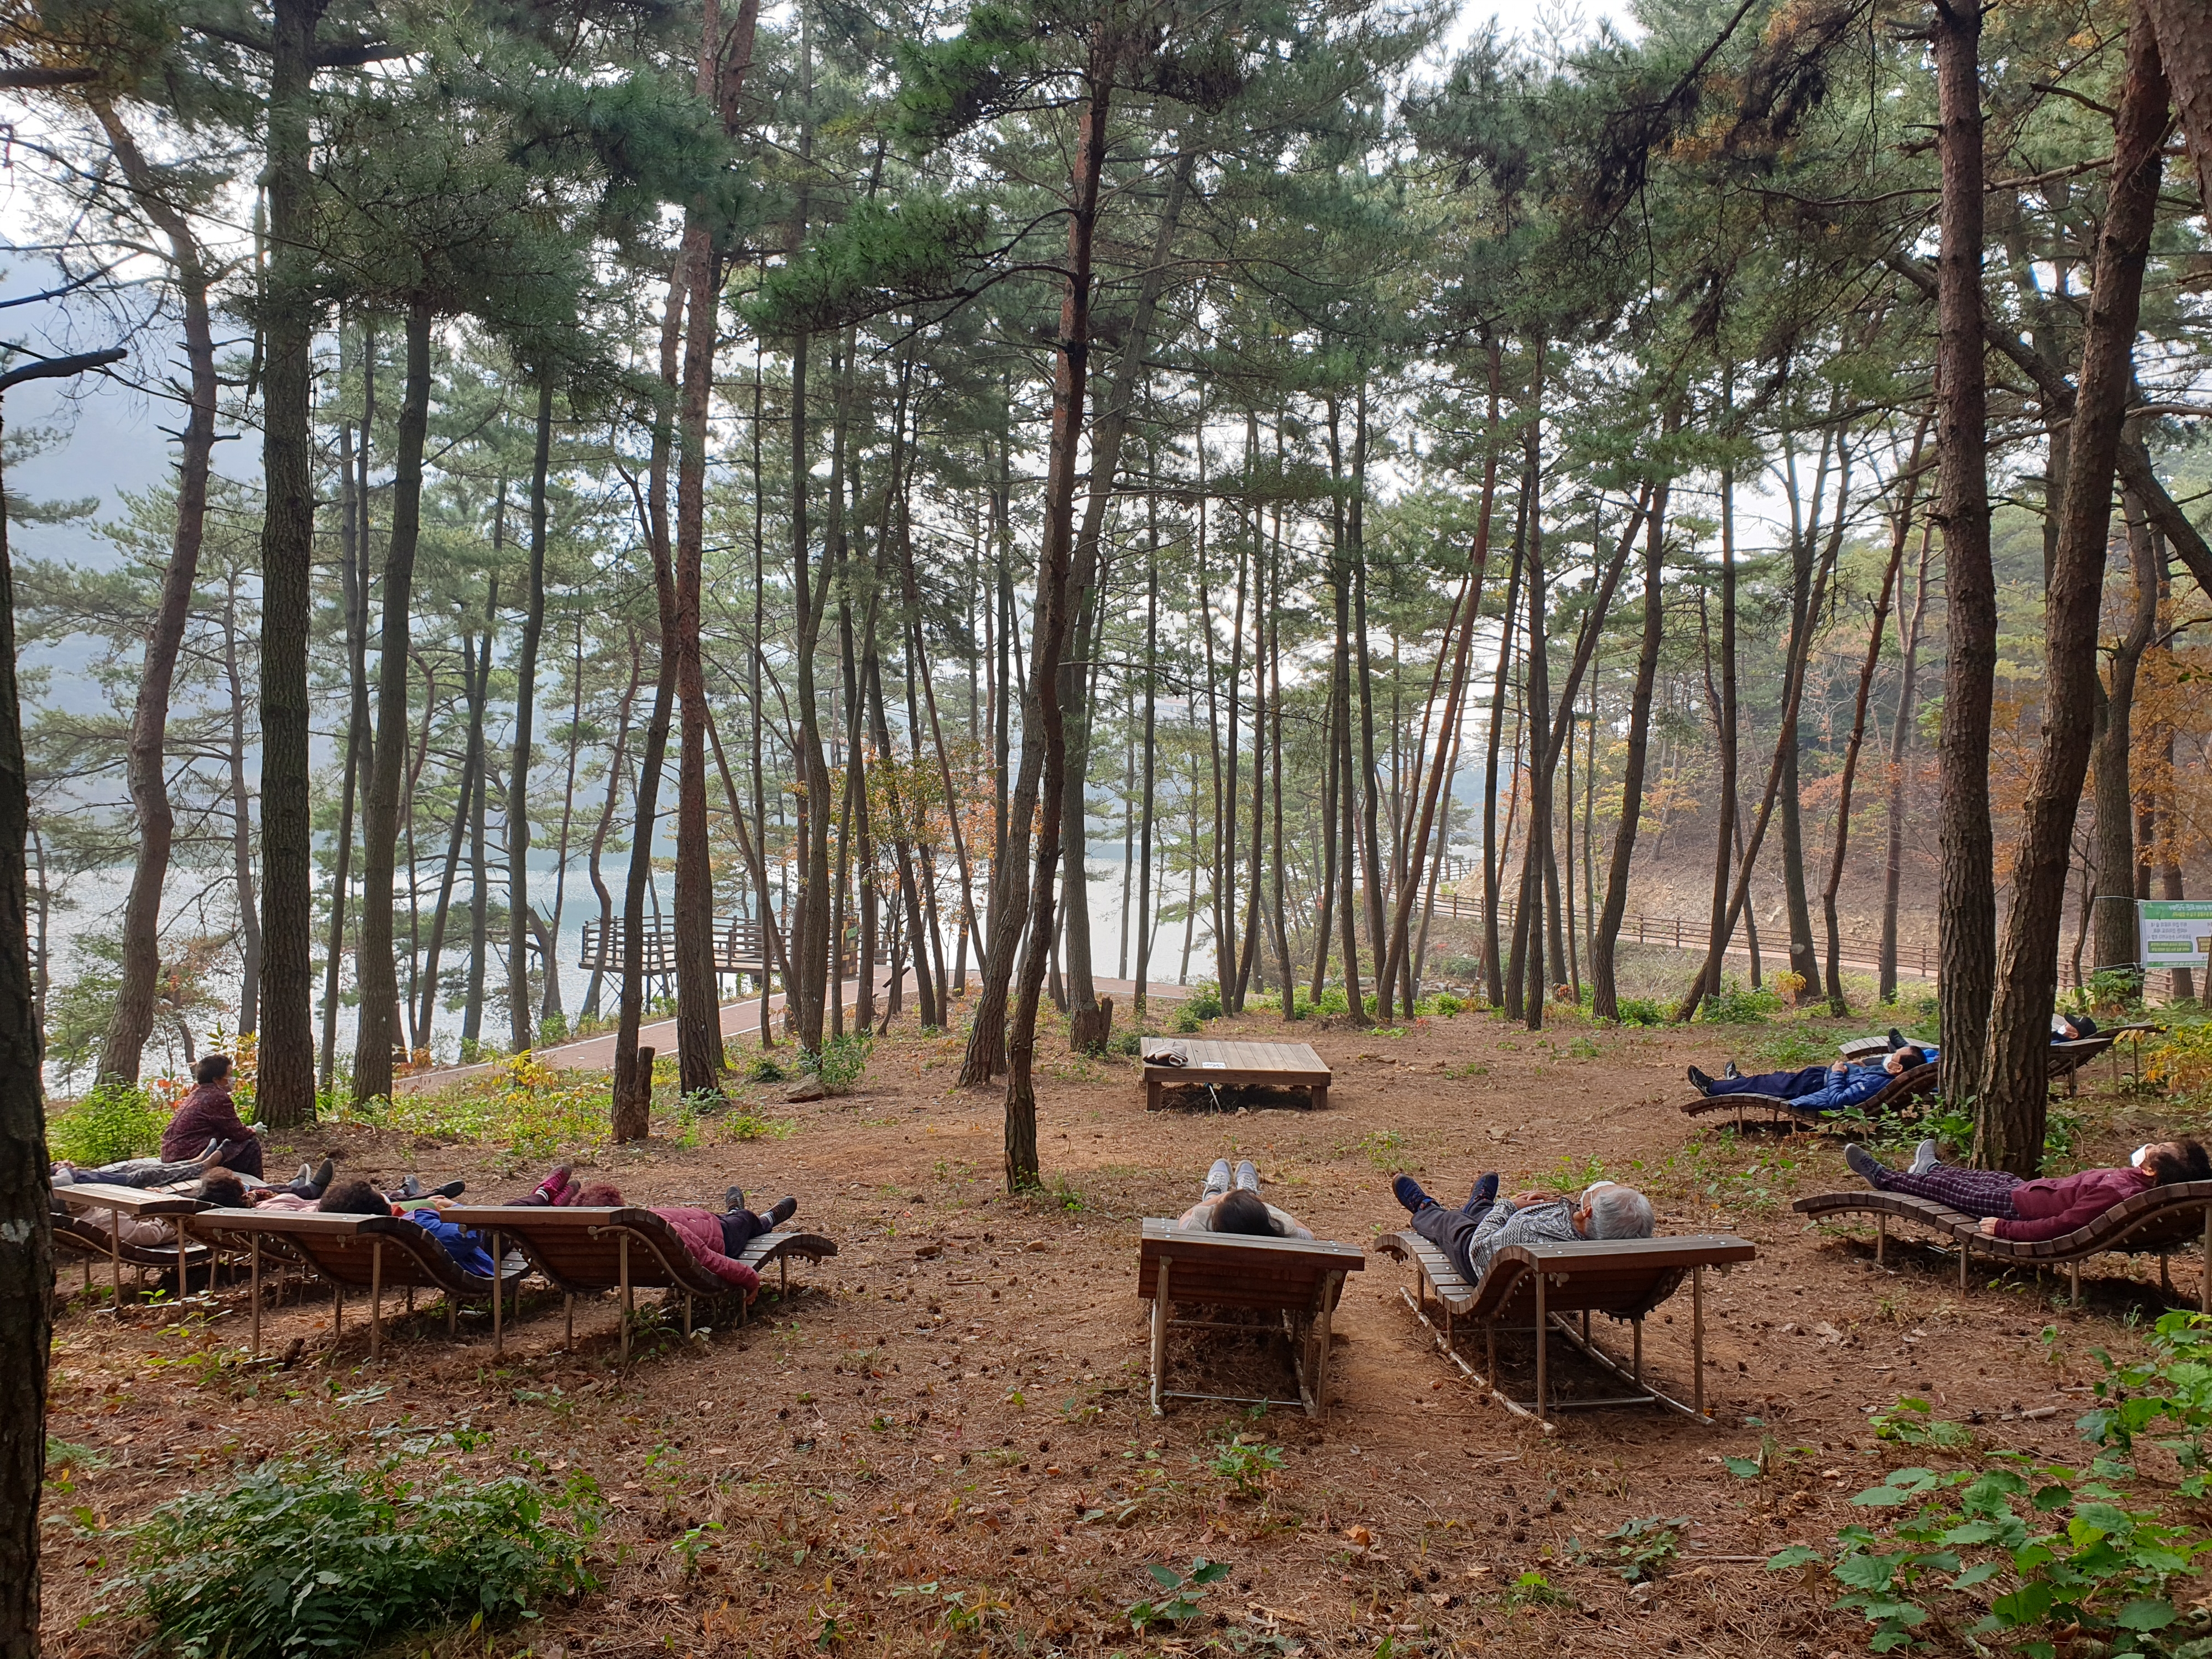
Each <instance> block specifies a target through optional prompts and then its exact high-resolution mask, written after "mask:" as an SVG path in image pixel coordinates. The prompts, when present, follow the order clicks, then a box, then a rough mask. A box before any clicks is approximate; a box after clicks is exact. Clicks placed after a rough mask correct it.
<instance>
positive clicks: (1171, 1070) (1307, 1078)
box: [1145, 1037, 1330, 1112]
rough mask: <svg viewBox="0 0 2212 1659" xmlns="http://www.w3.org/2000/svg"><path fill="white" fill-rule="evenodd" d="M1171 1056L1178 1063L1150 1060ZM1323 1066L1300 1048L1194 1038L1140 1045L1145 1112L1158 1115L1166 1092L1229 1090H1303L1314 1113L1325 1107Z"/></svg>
mask: <svg viewBox="0 0 2212 1659" xmlns="http://www.w3.org/2000/svg"><path fill="white" fill-rule="evenodd" d="M1165 1054H1180V1055H1181V1056H1182V1060H1181V1063H1180V1064H1178V1063H1175V1062H1173V1061H1167V1060H1155V1059H1154V1056H1155V1055H1165ZM1329 1077H1330V1073H1329V1069H1328V1062H1327V1061H1326V1060H1323V1059H1322V1057H1321V1056H1320V1055H1319V1054H1316V1053H1315V1052H1314V1051H1313V1049H1312V1048H1311V1047H1310V1045H1309V1044H1306V1043H1304V1042H1200V1041H1199V1040H1198V1039H1197V1038H1195V1037H1153V1038H1151V1039H1150V1040H1148V1041H1147V1042H1146V1045H1145V1109H1146V1111H1148V1112H1157V1111H1158V1110H1159V1109H1160V1097H1161V1096H1162V1095H1163V1094H1164V1093H1165V1092H1166V1091H1168V1090H1170V1089H1177V1088H1182V1089H1203V1088H1205V1087H1206V1086H1208V1085H1212V1086H1213V1087H1216V1088H1221V1087H1225V1086H1228V1085H1243V1086H1248V1087H1249V1086H1255V1085H1256V1086H1258V1087H1261V1088H1267V1089H1304V1091H1306V1098H1307V1099H1308V1100H1309V1101H1310V1103H1312V1106H1313V1109H1315V1110H1316V1111H1317V1112H1318V1111H1322V1110H1325V1109H1327V1108H1328V1085H1329Z"/></svg>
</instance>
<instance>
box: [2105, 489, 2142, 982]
mask: <svg viewBox="0 0 2212 1659" xmlns="http://www.w3.org/2000/svg"><path fill="white" fill-rule="evenodd" d="M2123 499H2124V501H2125V502H2126V505H2127V508H2128V552H2129V556H2130V558H2129V562H2130V569H2131V571H2132V573H2133V575H2134V580H2135V614H2134V616H2133V617H2131V618H2130V622H2129V626H2128V631H2127V632H2126V633H2125V634H2124V635H2122V636H2121V637H2120V638H2119V640H2118V641H2117V642H2116V643H2114V644H2113V645H2112V647H2110V654H2111V657H2112V669H2111V674H2112V684H2111V686H2110V688H2109V689H2107V688H2106V687H2103V686H2101V685H2098V686H2096V694H2097V702H2098V709H2097V731H2096V743H2095V747H2094V749H2093V751H2092V760H2091V764H2092V767H2093V770H2092V772H2091V774H2090V779H2091V787H2092V788H2093V791H2094V794H2095V799H2096V807H2097V881H2096V889H2095V896H2094V898H2093V901H2092V902H2093V906H2094V908H2093V912H2092V915H2091V916H2090V924H2091V930H2092V932H2093V934H2094V937H2095V939H2096V959H2095V961H2094V962H2093V963H2091V968H2092V969H2093V970H2096V969H2115V968H2117V969H2123V970H2126V971H2130V972H2131V973H2133V975H2134V976H2135V978H2136V980H2138V981H2140V980H2141V978H2142V975H2141V973H2140V971H2139V970H2137V969H2136V948H2137V947H2136V895H2137V894H2138V893H2140V892H2142V890H2143V888H2144V887H2145V886H2147V885H2148V882H2147V880H2146V879H2145V878H2147V877H2148V873H2149V863H2150V860H2149V858H2148V853H2149V850H2150V848H2149V846H2148V839H2146V842H2145V844H2144V845H2143V846H2142V847H2141V848H2138V847H2137V845H2136V833H2135V830H2136V800H2135V793H2136V792H2135V784H2134V779H2133V777H2132V775H2131V768H2130V765H2129V761H2130V753H2129V750H2130V744H2131V743H2132V741H2133V731H2134V718H2133V716H2134V713H2135V701H2136V670H2137V669H2138V667H2140V665H2142V654H2143V652H2144V650H2145V649H2146V648H2147V647H2148V646H2149V644H2150V641H2151V635H2152V634H2153V633H2154V631H2155V630H2156V629H2157V627H2158V560H2157V555H2156V552H2155V550H2154V547H2153V542H2154V538H2155V536H2156V532H2154V531H2153V530H2152V529H2151V527H2150V526H2149V524H2148V522H2147V521H2146V520H2145V519H2144V518H2143V516H2142V507H2141V505H2140V503H2138V502H2137V501H2136V500H2135V499H2134V497H2133V496H2132V495H2124V498H2123ZM2092 684H2093V685H2094V684H2095V682H2092Z"/></svg>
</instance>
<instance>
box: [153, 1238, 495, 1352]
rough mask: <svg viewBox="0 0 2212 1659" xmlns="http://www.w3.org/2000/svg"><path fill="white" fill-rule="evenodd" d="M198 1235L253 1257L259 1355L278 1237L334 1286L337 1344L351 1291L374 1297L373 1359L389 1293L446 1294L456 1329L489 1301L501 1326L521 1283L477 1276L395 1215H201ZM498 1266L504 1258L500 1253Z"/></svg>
mask: <svg viewBox="0 0 2212 1659" xmlns="http://www.w3.org/2000/svg"><path fill="white" fill-rule="evenodd" d="M190 1225H191V1229H192V1231H194V1232H196V1233H197V1234H199V1235H200V1236H201V1237H204V1238H206V1239H208V1240H210V1242H211V1243H243V1244H244V1245H245V1246H246V1249H247V1250H248V1251H249V1252H250V1253H251V1255H252V1280H253V1350H254V1352H256V1353H258V1352H260V1351H261V1294H260V1291H261V1247H262V1244H263V1243H264V1241H265V1240H269V1239H277V1240H281V1241H282V1242H283V1244H284V1245H285V1246H286V1247H287V1248H288V1249H289V1250H290V1251H292V1252H293V1253H295V1254H296V1255H298V1256H299V1257H300V1258H301V1259H302V1260H303V1261H306V1262H307V1265H308V1266H309V1267H311V1268H312V1269H313V1271H314V1273H315V1274H316V1276H317V1277H318V1278H319V1279H323V1280H324V1281H325V1283H326V1284H328V1285H330V1286H331V1295H332V1297H333V1301H332V1318H331V1327H332V1328H331V1340H333V1341H335V1340H337V1336H338V1334H339V1333H340V1331H341V1330H342V1328H343V1321H344V1317H345V1293H346V1292H347V1291H349V1290H366V1291H368V1293H369V1341H368V1352H369V1358H372V1359H374V1358H378V1357H379V1356H380V1354H381V1353H382V1352H383V1348H384V1305H383V1296H384V1291H386V1289H388V1288H404V1289H407V1290H410V1291H413V1290H418V1289H419V1290H435V1291H443V1292H444V1293H445V1297H446V1325H447V1329H448V1330H451V1329H453V1328H454V1325H455V1317H454V1310H455V1308H456V1306H457V1304H459V1303H460V1302H461V1301H463V1300H465V1299H467V1298H471V1297H482V1298H487V1299H489V1301H490V1303H491V1304H492V1311H493V1317H494V1322H495V1323H496V1322H497V1320H498V1316H499V1313H500V1310H501V1304H502V1303H503V1302H504V1300H505V1296H504V1292H505V1291H506V1288H507V1286H509V1285H516V1284H519V1283H520V1280H521V1278H522V1274H521V1273H520V1271H516V1272H513V1273H501V1276H500V1278H498V1279H488V1278H486V1277H484V1276H483V1274H481V1273H470V1272H468V1271H467V1270H466V1269H465V1268H464V1267H461V1266H460V1264H459V1263H458V1262H456V1261H454V1260H453V1257H452V1256H450V1255H447V1253H446V1247H445V1246H444V1245H443V1244H441V1243H439V1242H438V1240H437V1239H436V1238H435V1237H434V1236H433V1235H431V1234H430V1233H429V1232H428V1231H425V1230H424V1229H423V1228H422V1227H421V1226H420V1225H417V1224H416V1223H415V1222H413V1221H410V1220H409V1219H408V1218H406V1217H404V1216H397V1215H331V1214H325V1213H324V1212H321V1211H319V1210H230V1209H220V1210H203V1211H201V1212H199V1213H198V1214H197V1215H196V1216H194V1217H193V1218H191V1224H190ZM493 1260H494V1261H495V1263H496V1262H497V1261H499V1257H498V1256H497V1255H494V1257H493Z"/></svg>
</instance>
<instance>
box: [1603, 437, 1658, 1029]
mask: <svg viewBox="0 0 2212 1659" xmlns="http://www.w3.org/2000/svg"><path fill="white" fill-rule="evenodd" d="M1679 421H1680V405H1679V404H1677V405H1675V406H1674V407H1673V408H1670V409H1669V410H1668V413H1667V422H1666V424H1667V428H1668V436H1670V437H1671V436H1672V435H1673V433H1674V428H1675V427H1676V426H1677V425H1678V424H1679ZM1667 498H1668V485H1667V483H1666V481H1664V480H1662V481H1661V483H1660V484H1659V487H1658V489H1656V490H1655V491H1654V492H1653V493H1652V499H1651V516H1650V521H1649V522H1648V523H1647V524H1645V526H1644V632H1643V635H1642V637H1641V639H1640V641H1638V646H1637V652H1636V684H1635V686H1634V689H1633V690H1631V691H1630V693H1629V698H1628V753H1627V757H1626V760H1625V761H1624V762H1623V763H1622V769H1621V778H1620V823H1617V824H1616V825H1615V826H1614V827H1613V859H1612V862H1611V863H1610V864H1609V865H1608V866H1607V869H1606V878H1605V902H1604V908H1602V909H1601V911H1600V913H1599V915H1598V918H1597V921H1596V924H1595V926H1594V927H1592V928H1591V930H1590V1012H1591V1013H1593V1014H1595V1015H1596V1016H1597V1017H1598V1018H1601V1019H1617V1018H1620V984H1619V981H1618V978H1617V976H1616V975H1615V972H1614V968H1613V946H1614V944H1615V942H1616V940H1617V939H1618V937H1619V935H1620V921H1621V918H1622V917H1623V916H1625V915H1627V914H1628V872H1629V866H1630V863H1631V861H1632V860H1633V859H1634V857H1635V855H1636V832H1637V830H1638V828H1639V827H1640V824H1641V821H1642V819H1643V817H1644V757H1645V755H1646V752H1647V751H1648V750H1649V748H1650V741H1651V692H1652V688H1653V686H1654V685H1655V684H1656V682H1657V680H1658V677H1659V647H1660V645H1661V644H1662V641H1663V640H1664V638H1665V633H1666V607H1665V602H1664V601H1665V595H1664V593H1663V592H1662V581H1663V580H1664V577H1665V574H1666V557H1665V550H1666V524H1667ZM1592 740H1593V741H1595V732H1593V734H1592Z"/></svg>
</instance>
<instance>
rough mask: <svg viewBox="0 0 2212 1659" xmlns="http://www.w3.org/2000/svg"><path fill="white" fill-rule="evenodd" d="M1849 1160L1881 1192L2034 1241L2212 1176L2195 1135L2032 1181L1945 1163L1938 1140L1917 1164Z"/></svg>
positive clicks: (1923, 1146)
mask: <svg viewBox="0 0 2212 1659" xmlns="http://www.w3.org/2000/svg"><path fill="white" fill-rule="evenodd" d="M1844 1162H1845V1163H1846V1164H1850V1166H1851V1169H1852V1170H1854V1171H1855V1172H1856V1173H1857V1174H1859V1175H1861V1176H1864V1177H1865V1178H1866V1181H1867V1183H1868V1184H1869V1186H1871V1187H1873V1188H1875V1190H1877V1191H1879V1192H1885V1193H1909V1194H1912V1195H1913V1196H1914V1197H1917V1198H1932V1199H1934V1200H1936V1202H1937V1203H1938V1204H1942V1205H1944V1206H1948V1208H1951V1209H1954V1210H1957V1211H1959V1212H1960V1213H1962V1214H1965V1215H1972V1216H1979V1217H1980V1218H1981V1221H1982V1231H1984V1233H1986V1234H1988V1235H1989V1236H1990V1237H1992V1238H2005V1239H2011V1240H2014V1241H2015V1242H2017V1243H2033V1242H2035V1241H2037V1240H2039V1239H2045V1238H2063V1237H2065V1236H2066V1235H2067V1234H2068V1233H2070V1232H2072V1231H2074V1230H2075V1228H2077V1227H2086V1226H2087V1225H2089V1224H2090V1223H2091V1222H2093V1221H2094V1220H2095V1219H2096V1218H2098V1217H2099V1216H2100V1215H2102V1214H2104V1212H2106V1211H2107V1210H2109V1209H2111V1208H2112V1206H2114V1205H2115V1204H2119V1203H2124V1202H2125V1201H2126V1200H2129V1199H2130V1198H2133V1197H2134V1196H2135V1195H2136V1194H2137V1193H2144V1192H2148V1191H2149V1190H2150V1189H2151V1188H2153V1187H2169V1186H2172V1185H2173V1184H2174V1183H2176V1182H2183V1181H2207V1180H2212V1158H2208V1157H2207V1156H2206V1153H2205V1151H2204V1148H2203V1146H2200V1145H2198V1144H2197V1142H2196V1141H2194V1140H2159V1141H2154V1142H2152V1143H2151V1144H2150V1145H2149V1146H2141V1147H2138V1148H2136V1155H2135V1157H2134V1158H2133V1159H2132V1160H2131V1161H2130V1163H2129V1164H2128V1166H2127V1167H2126V1168H2125V1169H2119V1170H2081V1172H2080V1173H2079V1174H2077V1175H2070V1176H2051V1177H2050V1178H2049V1179H2046V1180H2039V1181H2027V1180H2023V1179H2022V1178H2021V1177H2020V1176H2016V1175H2008V1174H2007V1173H2006V1172H2005V1171H2003V1170H1968V1169H1962V1168H1960V1166H1958V1165H1957V1164H1943V1163H1939V1162H1938V1161H1937V1160H1936V1143H1935V1142H1934V1141H1932V1140H1923V1141H1922V1142H1921V1143H1920V1147H1919V1155H1918V1156H1917V1157H1916V1158H1914V1159H1913V1161H1912V1167H1911V1169H1909V1170H1893V1169H1890V1168H1888V1167H1887V1165H1886V1164H1882V1163H1881V1161H1880V1160H1879V1159H1877V1158H1875V1156H1874V1154H1873V1153H1871V1152H1868V1151H1867V1149H1866V1148H1865V1147H1863V1146H1846V1147H1844Z"/></svg>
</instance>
